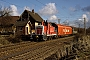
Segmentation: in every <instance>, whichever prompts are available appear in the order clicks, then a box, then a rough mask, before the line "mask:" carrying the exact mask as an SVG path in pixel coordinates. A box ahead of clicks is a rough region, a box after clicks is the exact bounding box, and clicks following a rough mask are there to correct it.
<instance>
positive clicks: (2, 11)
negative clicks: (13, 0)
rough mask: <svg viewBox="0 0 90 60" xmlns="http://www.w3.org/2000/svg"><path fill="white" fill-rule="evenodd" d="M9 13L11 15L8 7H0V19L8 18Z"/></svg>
mask: <svg viewBox="0 0 90 60" xmlns="http://www.w3.org/2000/svg"><path fill="white" fill-rule="evenodd" d="M10 13H12V11H11V10H10V7H0V16H1V17H5V16H10Z"/></svg>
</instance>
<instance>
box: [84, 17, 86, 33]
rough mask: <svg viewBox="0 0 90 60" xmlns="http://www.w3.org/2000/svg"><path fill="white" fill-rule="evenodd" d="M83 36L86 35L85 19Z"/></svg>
mask: <svg viewBox="0 0 90 60" xmlns="http://www.w3.org/2000/svg"><path fill="white" fill-rule="evenodd" d="M84 34H85V35H86V18H84Z"/></svg>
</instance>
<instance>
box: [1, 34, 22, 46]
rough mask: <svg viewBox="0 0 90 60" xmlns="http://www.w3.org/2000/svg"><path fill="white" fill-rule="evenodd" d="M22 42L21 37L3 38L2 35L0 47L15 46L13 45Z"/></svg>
mask: <svg viewBox="0 0 90 60" xmlns="http://www.w3.org/2000/svg"><path fill="white" fill-rule="evenodd" d="M21 41H22V40H21V39H20V38H19V37H14V36H12V35H11V36H1V35H0V46H1V45H7V44H13V43H19V42H21Z"/></svg>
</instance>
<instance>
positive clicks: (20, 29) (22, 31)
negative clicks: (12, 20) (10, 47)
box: [15, 27, 25, 36]
mask: <svg viewBox="0 0 90 60" xmlns="http://www.w3.org/2000/svg"><path fill="white" fill-rule="evenodd" d="M15 35H16V36H20V35H25V27H16V33H15Z"/></svg>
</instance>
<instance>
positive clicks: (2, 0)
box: [0, 0, 22, 8]
mask: <svg viewBox="0 0 90 60" xmlns="http://www.w3.org/2000/svg"><path fill="white" fill-rule="evenodd" d="M0 1H3V2H5V3H8V4H11V5H16V4H12V3H10V2H7V1H5V0H0ZM16 6H18V7H20V8H22V6H19V5H16Z"/></svg>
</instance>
